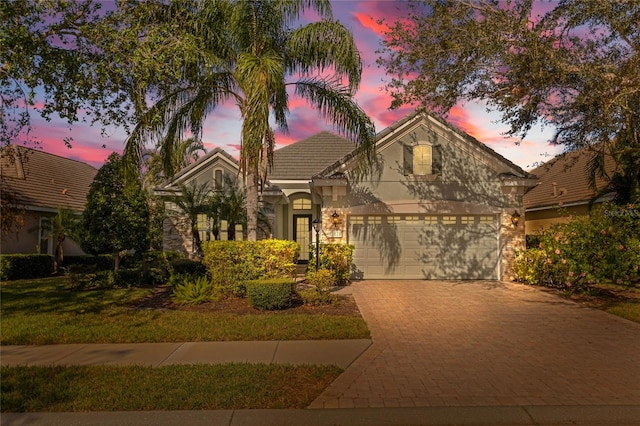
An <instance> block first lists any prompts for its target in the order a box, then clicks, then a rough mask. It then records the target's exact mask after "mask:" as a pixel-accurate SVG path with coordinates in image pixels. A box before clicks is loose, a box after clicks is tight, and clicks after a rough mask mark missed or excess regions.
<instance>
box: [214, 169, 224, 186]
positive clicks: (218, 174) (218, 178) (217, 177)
mask: <svg viewBox="0 0 640 426" xmlns="http://www.w3.org/2000/svg"><path fill="white" fill-rule="evenodd" d="M213 182H214V187H215V189H222V188H223V187H224V171H223V170H222V169H216V170H214V171H213Z"/></svg>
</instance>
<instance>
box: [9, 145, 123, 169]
mask: <svg viewBox="0 0 640 426" xmlns="http://www.w3.org/2000/svg"><path fill="white" fill-rule="evenodd" d="M7 147H15V148H17V149H18V150H26V151H33V152H37V153H41V154H46V155H51V156H53V157H57V158H61V159H63V160H67V161H74V162H76V163H79V164H82V165H84V166H87V167H91V168H92V169H94V170H98V169H97V168H96V167H93V166H92V165H91V164H89V163H85V162H84V161H80V160H76V159H75V158H69V157H64V156H62V155H59V154H54V153H51V152H47V151H45V150H44V148H43V149H36V148H31V147H28V146H22V145H15V144H9V145H5V146H3V147H2V148H1V149H6V148H7ZM114 152H115V151H114Z"/></svg>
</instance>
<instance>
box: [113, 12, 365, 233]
mask: <svg viewBox="0 0 640 426" xmlns="http://www.w3.org/2000/svg"><path fill="white" fill-rule="evenodd" d="M307 10H312V11H314V12H316V13H317V14H318V16H320V18H321V19H322V20H321V21H319V22H312V23H310V24H307V25H304V26H300V27H298V28H295V29H292V28H291V27H290V26H291V24H292V23H293V22H295V21H296V20H298V19H299V18H300V16H301V15H302V14H303V13H304V12H305V11H307ZM192 12H193V15H192V19H188V20H186V21H185V26H189V25H191V26H189V28H185V34H189V36H190V37H196V38H197V39H198V40H199V43H200V44H201V50H200V51H201V55H200V58H201V61H200V63H197V64H189V65H187V66H185V65H184V64H181V65H182V67H181V70H183V71H184V73H183V75H184V78H183V79H182V80H181V81H180V82H179V83H178V84H174V85H171V87H168V88H166V87H165V88H162V89H158V95H159V100H158V101H157V102H156V103H155V104H154V105H153V106H152V107H151V108H149V109H148V110H147V111H146V112H145V113H144V114H142V115H141V117H140V121H139V123H138V124H137V126H136V127H135V128H134V130H133V132H132V134H131V136H130V137H129V139H128V140H127V142H126V147H125V157H126V158H127V159H128V162H129V164H139V162H140V157H141V154H142V151H143V148H144V143H145V142H146V141H147V140H150V139H151V138H154V137H157V135H160V134H161V135H162V138H161V139H160V141H159V146H160V152H161V153H163V155H167V153H169V152H172V150H173V146H174V144H175V143H176V142H177V141H179V140H180V139H181V137H182V136H183V135H184V134H185V133H187V132H190V133H191V134H192V135H194V138H195V139H196V140H199V137H200V135H201V134H202V129H203V123H204V121H205V119H206V118H207V116H208V115H209V113H211V112H213V111H214V109H215V108H216V107H217V106H218V105H220V104H222V103H224V102H226V101H229V100H231V101H234V102H235V104H236V105H237V106H238V108H239V110H240V113H241V117H242V132H241V151H240V167H241V172H242V175H243V177H244V179H245V185H246V187H247V215H248V226H247V228H248V232H247V234H248V235H247V237H248V239H249V240H252V241H254V240H256V238H257V221H258V212H259V205H258V195H259V194H258V192H259V189H258V188H259V183H260V181H262V182H264V181H265V180H266V179H267V173H268V169H269V166H270V165H271V162H272V158H273V152H274V149H275V138H274V131H273V129H272V127H271V125H270V122H269V119H270V117H272V118H273V120H274V121H275V124H276V125H277V126H278V127H279V128H280V129H282V130H283V131H285V132H286V131H287V113H288V99H289V95H290V93H289V92H288V90H287V89H288V88H289V87H290V88H292V90H293V93H294V94H295V95H297V96H300V97H302V98H303V99H305V100H306V101H308V103H309V104H310V105H311V106H312V107H315V108H317V109H318V111H319V113H320V114H321V115H322V116H323V117H324V118H326V119H328V120H329V121H331V122H332V123H333V124H334V125H335V127H336V128H337V130H338V131H340V132H342V133H343V134H344V135H345V136H346V137H348V138H350V139H352V140H353V141H354V142H355V143H356V144H358V146H359V147H360V153H361V154H362V155H361V158H363V159H366V160H368V161H369V162H372V161H373V155H372V154H373V151H374V146H375V145H374V143H375V130H374V126H373V123H372V122H371V120H370V119H369V117H367V115H366V114H365V113H364V111H363V110H362V109H361V108H360V107H359V106H358V104H357V103H356V102H355V101H354V99H353V96H354V94H355V92H356V90H357V88H358V86H359V84H360V76H361V73H362V62H361V58H360V53H359V52H358V49H357V48H356V46H355V43H354V40H353V36H352V35H351V34H350V33H349V31H348V30H347V29H346V28H345V27H344V26H343V25H342V24H340V23H339V22H337V21H333V20H332V14H331V6H330V3H329V1H328V0H263V1H260V0H254V1H248V0H247V1H232V0H205V1H202V2H200V3H197V4H196V5H195V6H194V7H193V10H192ZM167 15H168V16H170V15H171V14H170V13H169V12H167ZM343 80H346V84H344V83H343ZM165 161H166V160H165Z"/></svg>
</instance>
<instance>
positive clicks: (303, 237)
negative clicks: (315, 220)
mask: <svg viewBox="0 0 640 426" xmlns="http://www.w3.org/2000/svg"><path fill="white" fill-rule="evenodd" d="M293 240H294V241H295V242H296V243H298V244H300V257H299V258H298V262H299V263H307V262H309V250H311V215H310V214H294V215H293Z"/></svg>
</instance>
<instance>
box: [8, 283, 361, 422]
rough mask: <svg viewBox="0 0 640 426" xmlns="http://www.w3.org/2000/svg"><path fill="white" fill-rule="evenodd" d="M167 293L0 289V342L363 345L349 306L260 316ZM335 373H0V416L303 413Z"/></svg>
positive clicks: (181, 368)
mask: <svg viewBox="0 0 640 426" xmlns="http://www.w3.org/2000/svg"><path fill="white" fill-rule="evenodd" d="M168 294H169V293H168V292H158V289H141V288H122V289H108V290H90V291H71V290H69V286H68V283H67V281H66V278H64V277H52V278H45V279H39V280H18V281H11V282H4V283H2V284H1V285H0V298H1V299H0V308H1V313H0V315H1V317H2V327H1V329H0V342H1V343H2V344H3V345H12V344H20V345H41V344H56V343H134V342H186V341H225V340H299V339H300V340H302V339H350V338H354V339H355V338H367V337H369V330H368V329H367V325H366V323H365V322H364V320H363V319H362V317H360V315H359V312H358V310H357V307H356V306H355V304H353V305H351V304H350V302H349V300H345V301H343V303H342V304H341V305H340V304H339V305H337V306H333V307H331V306H329V307H325V308H318V309H316V308H310V307H304V306H298V307H296V308H293V309H290V310H285V311H278V312H260V311H256V310H254V309H252V308H251V307H250V306H248V305H247V304H246V303H245V302H243V301H242V300H229V301H227V302H226V303H224V301H223V302H222V303H218V304H211V305H200V306H197V307H192V308H179V307H176V306H175V305H173V304H172V302H171V300H170V299H169V297H168ZM351 303H353V302H352V301H351ZM327 313H328V314H327ZM341 372H342V370H341V369H340V368H338V367H335V366H313V365H307V366H290V365H278V364H269V365H265V364H221V365H171V366H164V367H160V368H152V367H143V366H51V367H24V366H19V367H2V368H1V369H0V374H1V376H2V381H1V383H0V386H1V389H0V398H1V401H0V406H1V407H2V411H3V412H35V411H56V412H62V411H115V410H124V411H126V410H205V409H209V410H213V409H242V408H252V409H258V408H304V407H306V406H308V405H309V404H310V403H311V402H312V401H313V400H314V399H315V398H316V397H317V396H318V395H319V394H320V393H321V392H322V391H323V390H324V389H325V388H326V387H327V386H328V385H329V383H331V382H332V381H333V380H335V379H336V378H337V377H338V375H339V374H340V373H341Z"/></svg>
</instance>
